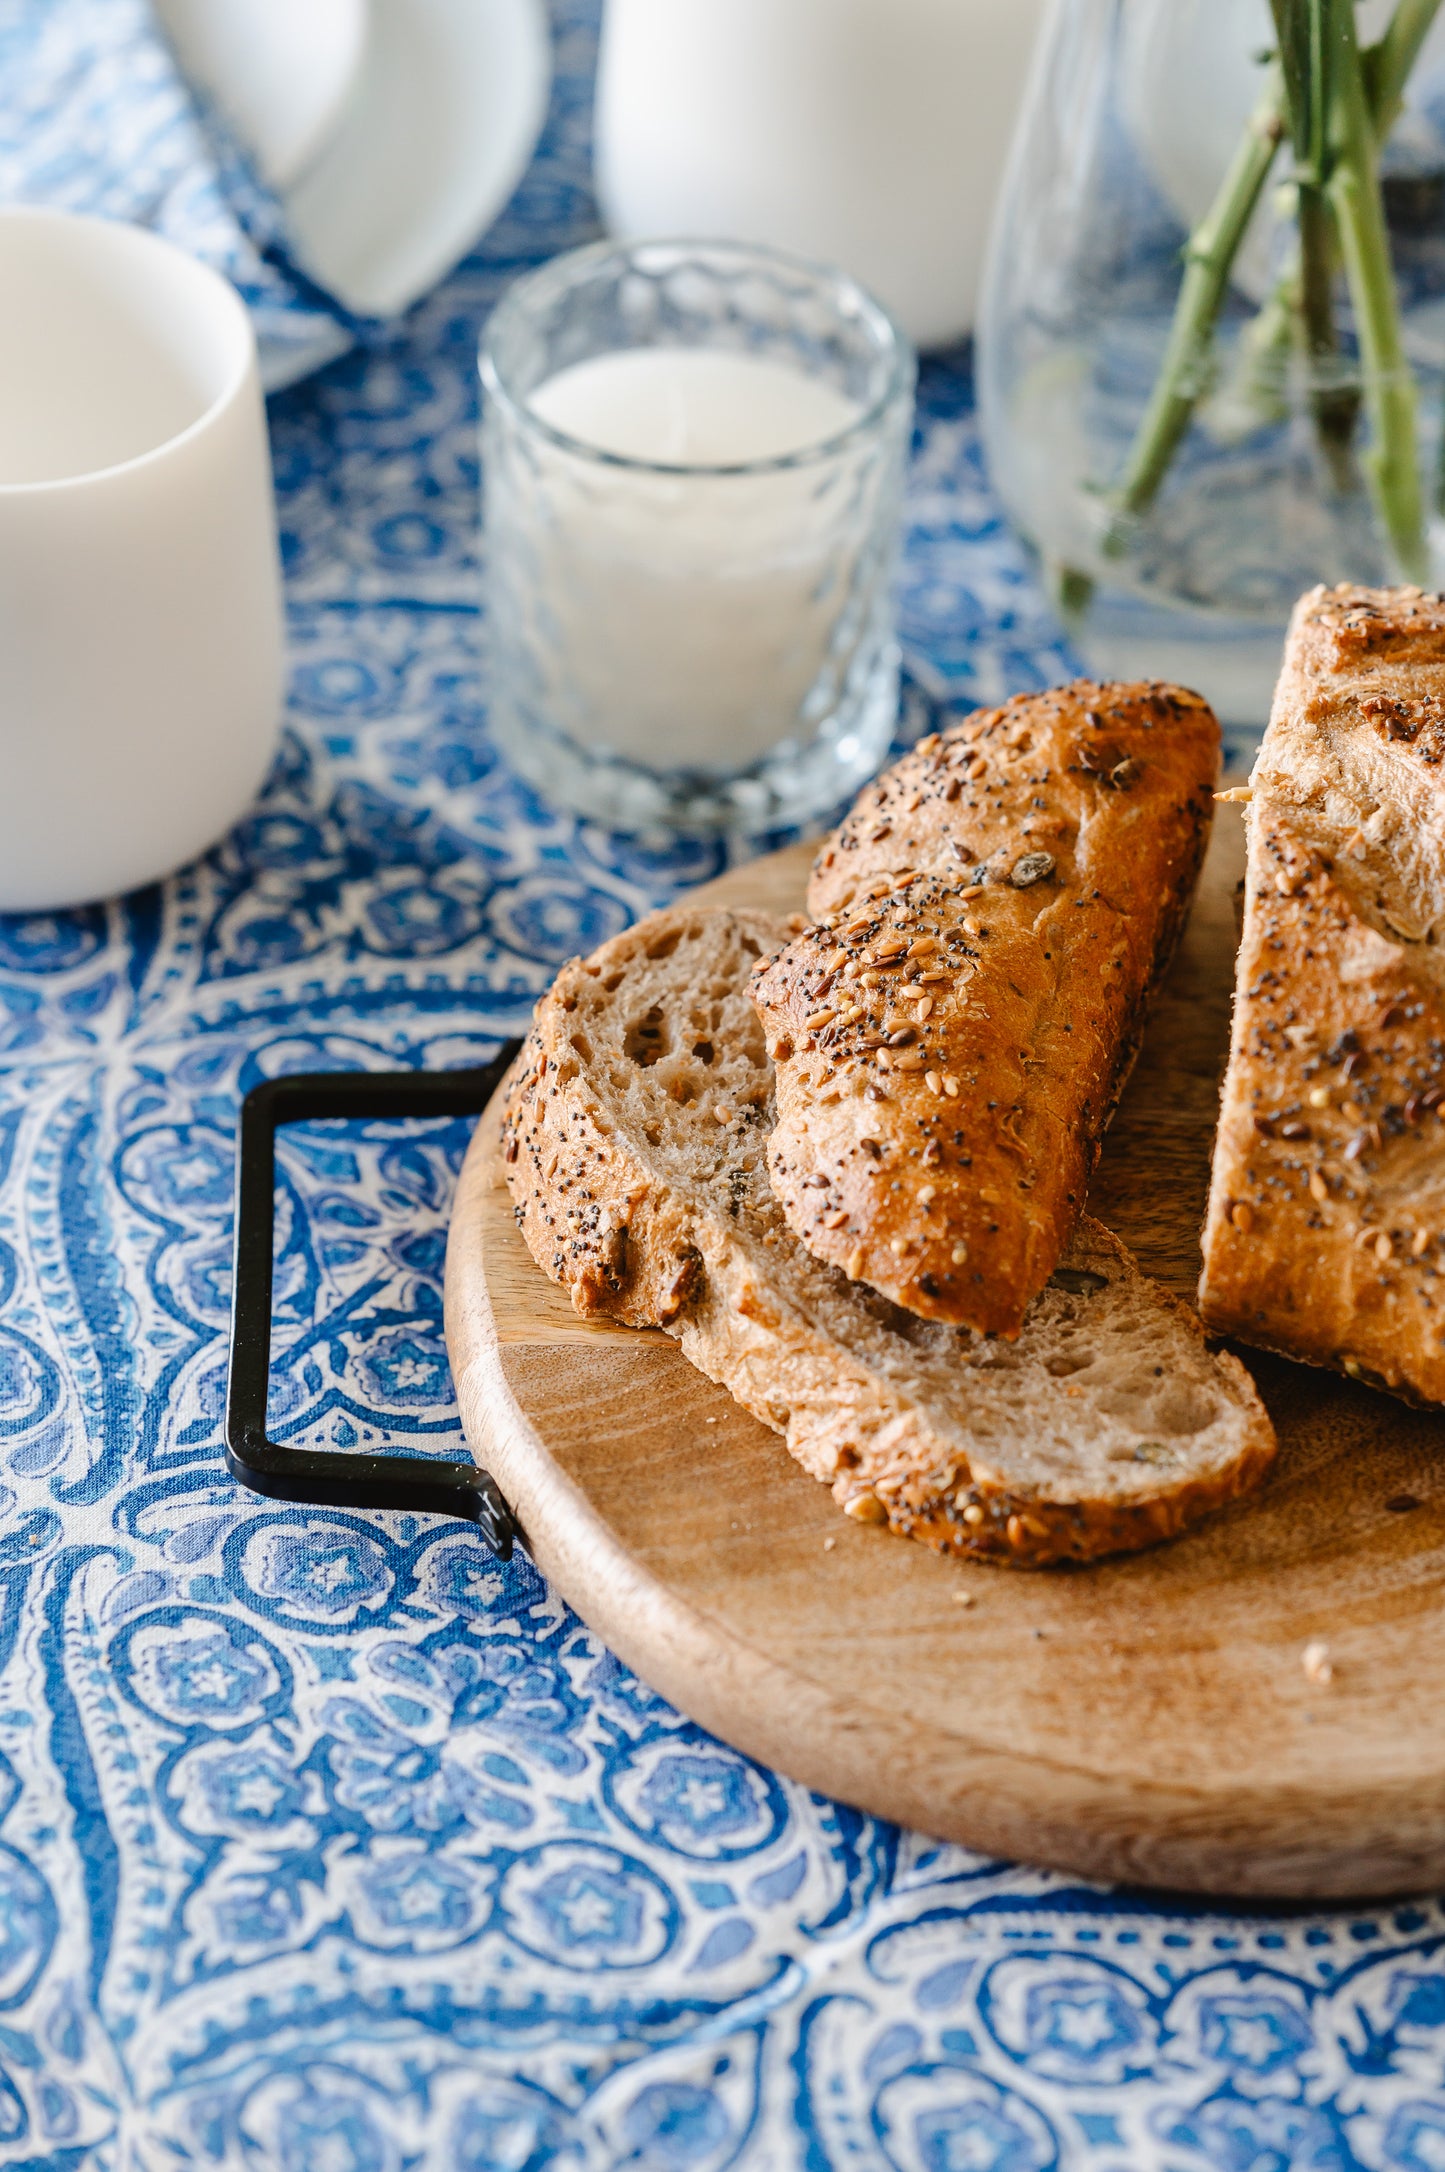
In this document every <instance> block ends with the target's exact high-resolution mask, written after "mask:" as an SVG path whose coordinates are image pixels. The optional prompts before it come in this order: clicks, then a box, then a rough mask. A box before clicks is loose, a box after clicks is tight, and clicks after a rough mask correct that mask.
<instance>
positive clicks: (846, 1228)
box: [756, 679, 1219, 1335]
mask: <svg viewBox="0 0 1445 2172" xmlns="http://www.w3.org/2000/svg"><path fill="white" fill-rule="evenodd" d="M1218 764H1219V726H1218V723H1217V722H1216V720H1215V717H1214V713H1213V711H1212V710H1211V709H1210V708H1209V707H1208V705H1207V704H1206V703H1205V702H1203V701H1202V700H1201V699H1200V698H1199V696H1198V695H1197V694H1191V693H1188V692H1187V691H1186V690H1185V689H1184V688H1182V687H1177V686H1152V685H1117V686H1116V685H1099V684H1098V683H1097V682H1095V681H1094V680H1090V679H1083V680H1079V681H1077V682H1076V683H1075V684H1074V685H1072V686H1063V687H1055V688H1054V689H1053V691H1052V692H1050V693H1047V694H1030V695H1020V696H1019V697H1018V698H1017V699H1015V700H1013V701H1010V702H1007V703H1006V704H1005V705H1004V707H1003V708H1001V709H990V710H979V711H977V712H975V714H974V715H972V716H969V717H966V718H965V719H964V720H963V722H962V723H961V724H959V725H958V726H956V727H955V728H954V729H953V730H951V731H949V732H947V733H945V734H944V735H943V736H942V737H937V736H935V737H931V738H928V739H925V740H923V741H921V742H920V744H919V745H918V746H917V747H915V748H914V749H913V751H912V752H911V753H910V754H907V755H905V756H904V758H903V760H902V761H901V762H899V763H898V764H897V765H896V766H895V767H894V768H893V769H891V770H888V771H886V772H885V773H884V775H883V776H882V777H880V778H879V779H878V781H877V783H876V784H873V785H870V786H869V787H868V789H867V790H866V791H865V792H863V793H862V794H860V796H859V798H858V801H857V803H856V805H855V806H854V808H853V810H852V812H851V813H850V814H849V815H848V817H847V819H846V820H845V821H844V822H843V824H842V825H841V827H840V828H839V829H837V830H836V831H835V832H834V834H833V836H832V838H831V839H830V840H829V841H828V843H827V844H826V845H825V846H824V848H823V850H822V852H821V853H820V854H819V856H818V861H817V864H816V866H815V868H814V870H813V877H812V881H811V882H810V884H809V886H808V907H809V910H810V912H811V913H812V914H813V915H814V917H815V919H816V920H817V921H818V922H820V923H823V924H822V925H819V926H815V927H812V928H809V929H808V930H807V931H806V932H805V933H804V934H803V935H802V936H800V937H799V938H798V939H797V940H796V941H795V942H793V943H790V944H789V946H788V948H787V949H786V950H785V951H784V952H783V953H782V955H781V956H780V957H779V958H777V959H775V960H774V961H773V962H772V963H771V964H769V965H768V966H767V968H766V969H765V970H764V971H762V972H761V973H759V975H758V978H757V982H756V998H757V1003H758V1007H759V1009H760V1010H761V1012H762V1014H763V1019H764V1022H765V1024H766V1026H767V1029H768V1040H769V1046H770V1048H771V1051H772V1054H773V1058H774V1061H775V1063H776V1065H777V1076H778V1088H777V1091H778V1122H777V1126H776V1129H775V1131H774V1134H773V1142H772V1149H771V1153H772V1178H773V1186H774V1189H775V1190H776V1191H777V1193H778V1196H779V1198H780V1199H781V1201H782V1205H783V1212H784V1213H785V1214H786V1216H787V1218H788V1221H789V1223H790V1224H791V1226H792V1227H793V1229H795V1230H796V1231H797V1233H798V1235H799V1236H800V1237H801V1238H802V1240H803V1242H804V1244H806V1245H807V1247H808V1249H809V1251H811V1252H813V1253H815V1254H816V1255H817V1257H818V1258H819V1259H822V1260H827V1261H828V1262H830V1263H831V1264H832V1265H833V1266H835V1267H842V1268H844V1269H845V1270H846V1271H847V1273H849V1274H850V1275H853V1276H855V1277H857V1278H861V1279H862V1280H863V1281H865V1282H869V1283H871V1284H872V1285H873V1287H874V1288H875V1289H878V1290H882V1291H883V1292H884V1294H885V1295H886V1296H889V1297H892V1298H894V1299H895V1300H896V1301H897V1303H899V1304H900V1305H906V1306H907V1307H908V1309H909V1311H910V1312H917V1313H920V1314H922V1315H923V1316H924V1317H925V1318H927V1319H933V1320H946V1321H949V1322H951V1323H952V1324H954V1325H955V1326H964V1327H972V1328H979V1329H983V1330H985V1331H988V1332H994V1333H998V1334H1003V1335H1016V1334H1017V1333H1018V1331H1019V1327H1020V1325H1021V1324H1022V1321H1023V1318H1024V1313H1025V1310H1026V1308H1027V1306H1028V1303H1029V1300H1030V1299H1031V1298H1032V1297H1033V1296H1034V1295H1035V1294H1036V1293H1037V1292H1038V1291H1039V1290H1040V1289H1042V1287H1043V1285H1044V1283H1045V1282H1047V1280H1048V1278H1049V1276H1050V1274H1051V1273H1052V1272H1053V1268H1054V1264H1055V1262H1056V1261H1057V1260H1058V1258H1059V1255H1060V1252H1061V1249H1062V1247H1063V1245H1064V1242H1065V1240H1066V1239H1067V1237H1068V1234H1069V1231H1070V1230H1071V1229H1072V1228H1073V1226H1074V1223H1075V1222H1076V1221H1077V1219H1078V1216H1079V1211H1080V1209H1081V1208H1082V1206H1083V1203H1084V1195H1085V1192H1086V1189H1087V1187H1088V1181H1089V1177H1090V1175H1091V1173H1092V1171H1093V1167H1094V1163H1095V1160H1096V1158H1097V1156H1098V1151H1099V1143H1100V1141H1101V1139H1102V1138H1103V1135H1104V1131H1105V1129H1106V1127H1107V1125H1108V1122H1109V1119H1110V1117H1111V1116H1112V1115H1113V1112H1114V1105H1115V1103H1116V1102H1117V1100H1118V1098H1119V1094H1120V1091H1121V1089H1122V1087H1123V1084H1124V1081H1125V1079H1126V1078H1127V1077H1128V1075H1129V1069H1130V1066H1131V1065H1132V1063H1133V1061H1134V1057H1135V1054H1136V1052H1137V1050H1138V1047H1139V1040H1140V1035H1141V1033H1142V1030H1143V1023H1144V1014H1145V1010H1146V1007H1147V1004H1148V999H1149V996H1150V994H1151V992H1152V990H1153V989H1154V987H1155V985H1156V984H1157V982H1158V980H1159V977H1160V975H1161V973H1162V972H1163V970H1164V968H1165V966H1166V965H1167V964H1168V962H1169V958H1170V955H1171V953H1172V952H1173V949H1174V945H1175V942H1176V940H1177V938H1178V935H1179V931H1180V929H1181V928H1182V926H1183V924H1184V918H1185V914H1186V913H1187V912H1188V909H1189V902H1190V899H1191V897H1192V896H1193V894H1194V885H1195V881H1196V878H1197V876H1198V873H1199V868H1200V863H1201V860H1202V858H1203V854H1204V847H1205V844H1206V843H1207V841H1208V837H1209V826H1210V820H1211V817H1212V815H1213V812H1214V807H1213V798H1212V791H1213V786H1214V782H1215V776H1216V772H1217V769H1218ZM865 1135H866V1136H871V1137H873V1138H875V1139H877V1140H879V1141H881V1142H882V1145H883V1147H884V1150H885V1152H886V1154H887V1158H888V1176H889V1182H888V1183H887V1184H886V1185H881V1184H878V1183H877V1182H876V1181H875V1176H876V1171H875V1170H874V1169H873V1168H872V1167H870V1165H869V1163H868V1161H867V1160H866V1158H865V1155H864V1152H863V1151H860V1143H859V1142H860V1138H862V1137H863V1136H865ZM824 1207H826V1209H827V1210H828V1211H826V1212H821V1213H820V1211H819V1210H820V1208H824ZM833 1210H841V1211H840V1212H835V1211H833Z"/></svg>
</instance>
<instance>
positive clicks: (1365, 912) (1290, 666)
mask: <svg viewBox="0 0 1445 2172" xmlns="http://www.w3.org/2000/svg"><path fill="white" fill-rule="evenodd" d="M1252 782H1253V791H1254V796H1253V800H1252V802H1251V805H1250V808H1249V812H1248V816H1247V831H1248V845H1249V866H1248V878H1247V884H1246V899H1245V918H1244V936H1243V941H1242V942H1241V945H1240V951H1239V966H1238V982H1237V991H1236V996H1235V1007H1234V1031H1233V1038H1232V1042H1231V1046H1230V1055H1229V1069H1228V1072H1227V1074H1226V1076H1225V1081H1224V1093H1223V1103H1222V1107H1221V1111H1220V1119H1219V1133H1218V1138H1217V1141H1216V1144H1215V1150H1214V1166H1213V1181H1212V1185H1211V1190H1210V1198H1209V1216H1208V1221H1207V1223H1206V1225H1205V1233H1204V1274H1203V1280H1202V1282H1201V1285H1200V1302H1201V1304H1202V1306H1203V1308H1204V1314H1205V1318H1206V1319H1207V1320H1208V1321H1209V1322H1210V1324H1211V1325H1212V1326H1214V1327H1216V1328H1217V1329H1218V1330H1219V1331H1220V1332H1221V1333H1222V1334H1230V1335H1238V1336H1239V1337H1240V1338H1241V1339H1242V1340H1243V1341H1245V1342H1252V1343H1260V1344H1263V1345H1264V1346H1265V1347H1267V1348H1269V1349H1274V1350H1283V1351H1285V1352H1287V1353H1288V1355H1289V1356H1291V1357H1296V1358H1304V1359H1307V1360H1309V1361H1310V1362H1311V1363H1313V1364H1317V1365H1331V1366H1336V1367H1338V1368H1339V1369H1340V1370H1342V1371H1344V1372H1347V1373H1350V1374H1352V1375H1353V1376H1354V1377H1355V1378H1357V1379H1368V1380H1370V1381H1371V1382H1373V1383H1374V1384H1375V1385H1376V1386H1380V1387H1385V1388H1389V1389H1391V1390H1393V1391H1394V1392H1395V1393H1397V1394H1400V1395H1404V1396H1407V1397H1409V1398H1411V1399H1413V1400H1415V1401H1417V1402H1427V1403H1445V599H1442V598H1441V597H1439V596H1425V595H1422V594H1421V593H1420V591H1419V590H1418V589H1395V590H1382V591H1375V590H1370V589H1359V588H1336V589H1324V588H1317V589H1313V590H1312V591H1311V592H1310V593H1309V594H1308V595H1307V596H1304V597H1302V598H1301V600H1300V603H1299V605H1298V607H1297V609H1296V611H1295V615H1294V622H1293V625H1292V626H1291V629H1290V637H1289V642H1288V646H1287V648H1286V651H1285V661H1284V669H1283V671H1282V673H1281V675H1280V681H1279V686H1278V689H1277V691H1276V694H1275V701H1274V710H1273V714H1272V716H1271V718H1270V725H1269V730H1268V731H1267V732H1266V734H1265V737H1264V743H1263V745H1262V746H1261V748H1260V751H1259V756H1258V759H1257V761H1256V763H1255V767H1254V776H1253V780H1252Z"/></svg>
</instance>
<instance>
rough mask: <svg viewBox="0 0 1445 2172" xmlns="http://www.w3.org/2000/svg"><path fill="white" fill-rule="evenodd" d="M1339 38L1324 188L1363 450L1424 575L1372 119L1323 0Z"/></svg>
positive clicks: (1399, 548)
mask: <svg viewBox="0 0 1445 2172" xmlns="http://www.w3.org/2000/svg"><path fill="white" fill-rule="evenodd" d="M1325 4H1326V5H1327V7H1328V8H1329V11H1330V20H1331V28H1332V35H1333V36H1334V38H1335V39H1336V40H1337V41H1338V43H1337V46H1336V52H1335V55H1334V60H1335V65H1334V67H1333V69H1332V71H1331V73H1332V78H1333V82H1334V86H1335V89H1334V96H1333V98H1332V99H1331V109H1330V137H1331V144H1330V148H1331V153H1332V156H1331V160H1330V172H1329V178H1328V180H1327V181H1326V183H1325V194H1326V196H1327V197H1328V199H1329V205H1330V209H1331V211H1332V212H1333V214H1334V220H1335V231H1336V233H1337V234H1338V236H1339V244H1340V254H1341V256H1342V257H1343V259H1344V265H1345V277H1346V279H1347V280H1348V282H1349V288H1350V299H1351V301H1352V303H1353V304H1354V312H1355V325H1356V330H1357V332H1358V335H1359V341H1360V361H1361V363H1362V365H1363V376H1364V381H1365V405H1366V408H1367V410H1368V413H1369V417H1370V428H1371V437H1372V443H1371V444H1370V447H1369V449H1368V451H1367V452H1366V453H1365V455H1364V465H1365V472H1366V475H1367V477H1368V478H1369V482H1370V487H1371V490H1372V492H1373V494H1374V498H1375V503H1376V506H1377V508H1378V510H1379V514H1380V518H1381V520H1382V522H1383V524H1384V527H1385V530H1386V533H1387V534H1388V535H1389V538H1390V542H1391V544H1392V545H1393V547H1394V552H1395V556H1396V559H1397V560H1398V562H1399V566H1400V570H1401V572H1402V573H1403V574H1404V576H1405V578H1406V580H1411V581H1418V580H1421V579H1423V578H1424V576H1425V574H1426V571H1427V570H1428V566H1427V557H1426V551H1425V513H1424V503H1423V499H1422V494H1421V489H1420V467H1419V456H1418V450H1417V446H1416V438H1415V383H1414V378H1413V377H1412V375H1411V372H1410V366H1409V363H1408V362H1407V361H1406V358H1405V349H1404V343H1403V341H1402V339H1401V336H1400V310H1399V298H1398V296H1397V294H1396V291H1395V272H1394V265H1393V263H1392V261H1391V257H1390V236H1389V230H1388V228H1387V226H1386V224H1385V206H1384V199H1383V197H1382V196H1381V193H1380V172H1379V159H1378V147H1377V144H1376V139H1375V127H1374V121H1373V118H1372V116H1371V112H1370V107H1369V105H1368V103H1367V101H1366V98H1365V89H1364V78H1363V75H1362V73H1361V68H1360V51H1359V46H1358V45H1357V43H1356V41H1355V15H1354V0H1325Z"/></svg>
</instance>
